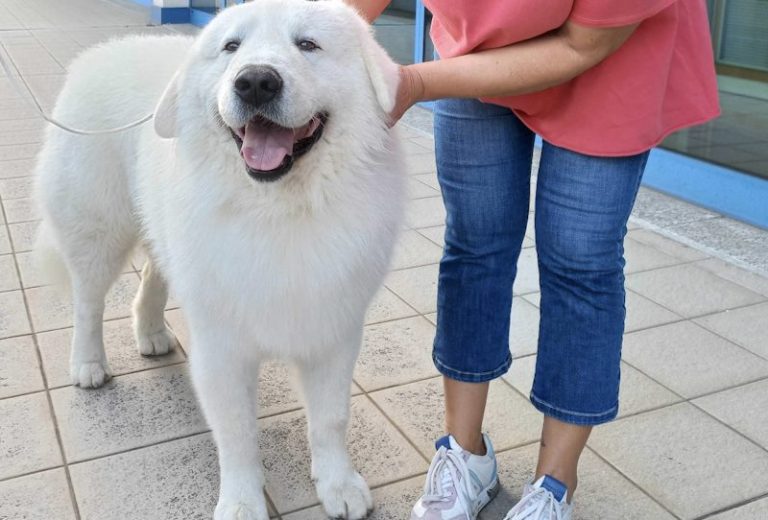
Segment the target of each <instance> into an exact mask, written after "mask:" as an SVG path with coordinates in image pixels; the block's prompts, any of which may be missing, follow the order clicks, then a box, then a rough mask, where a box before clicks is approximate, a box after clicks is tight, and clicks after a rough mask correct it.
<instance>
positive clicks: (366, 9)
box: [344, 0, 391, 23]
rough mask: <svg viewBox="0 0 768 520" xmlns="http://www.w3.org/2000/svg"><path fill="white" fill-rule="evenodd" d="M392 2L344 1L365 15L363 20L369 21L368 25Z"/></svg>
mask: <svg viewBox="0 0 768 520" xmlns="http://www.w3.org/2000/svg"><path fill="white" fill-rule="evenodd" d="M390 1H391V0H344V2H345V3H347V4H349V5H351V6H352V7H354V8H355V9H357V11H358V12H359V13H360V14H361V15H363V18H365V19H366V20H368V23H372V22H373V21H374V20H375V19H376V18H378V17H379V15H380V14H381V13H382V12H383V11H384V9H385V8H386V7H387V6H388V5H389V3H390Z"/></svg>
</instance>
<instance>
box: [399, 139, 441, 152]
mask: <svg viewBox="0 0 768 520" xmlns="http://www.w3.org/2000/svg"><path fill="white" fill-rule="evenodd" d="M400 146H401V150H402V152H403V153H405V154H409V155H418V154H424V153H432V154H434V153H435V150H434V149H433V148H428V147H426V146H422V145H421V143H419V142H417V141H416V140H414V139H403V140H402V141H401V143H400Z"/></svg>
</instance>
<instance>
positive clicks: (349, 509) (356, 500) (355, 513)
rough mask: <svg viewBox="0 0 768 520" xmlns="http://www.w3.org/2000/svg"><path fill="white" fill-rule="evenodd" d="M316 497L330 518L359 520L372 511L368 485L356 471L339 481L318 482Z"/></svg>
mask: <svg viewBox="0 0 768 520" xmlns="http://www.w3.org/2000/svg"><path fill="white" fill-rule="evenodd" d="M315 486H316V488H317V496H318V497H319V498H320V501H321V502H322V503H323V507H324V508H325V512H326V513H327V514H328V516H329V517H331V518H336V519H344V520H361V519H363V518H365V517H367V516H368V515H369V514H370V512H371V511H372V510H373V498H371V491H370V490H369V489H368V484H366V483H365V480H363V477H361V476H360V474H359V473H358V472H356V471H352V472H350V473H348V474H347V475H346V476H345V477H344V478H342V479H340V480H334V481H332V480H323V479H321V480H318V481H317V482H316V484H315Z"/></svg>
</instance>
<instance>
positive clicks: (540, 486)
mask: <svg viewBox="0 0 768 520" xmlns="http://www.w3.org/2000/svg"><path fill="white" fill-rule="evenodd" d="M567 499H568V488H567V487H565V484H563V483H562V482H560V481H559V480H557V479H556V478H553V477H550V476H549V475H544V476H543V477H541V478H540V479H539V480H537V481H536V482H534V483H533V484H531V483H530V482H529V483H528V484H526V485H525V488H524V489H523V497H522V498H521V499H520V502H518V503H517V505H515V507H513V508H512V509H510V510H509V513H507V516H505V517H504V520H571V515H572V514H573V505H572V504H569V503H568V502H567Z"/></svg>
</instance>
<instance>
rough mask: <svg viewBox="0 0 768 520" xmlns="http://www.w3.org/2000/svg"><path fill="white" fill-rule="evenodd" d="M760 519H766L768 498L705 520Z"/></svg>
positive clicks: (767, 516)
mask: <svg viewBox="0 0 768 520" xmlns="http://www.w3.org/2000/svg"><path fill="white" fill-rule="evenodd" d="M761 518H768V498H763V499H761V500H756V501H755V502H751V503H749V504H746V505H744V506H741V507H737V508H734V509H731V510H728V511H725V512H724V513H720V514H719V515H715V516H710V517H707V520H760V519H761Z"/></svg>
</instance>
